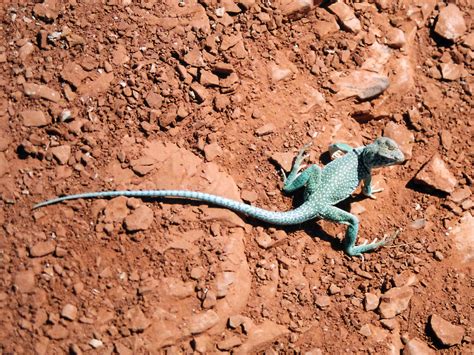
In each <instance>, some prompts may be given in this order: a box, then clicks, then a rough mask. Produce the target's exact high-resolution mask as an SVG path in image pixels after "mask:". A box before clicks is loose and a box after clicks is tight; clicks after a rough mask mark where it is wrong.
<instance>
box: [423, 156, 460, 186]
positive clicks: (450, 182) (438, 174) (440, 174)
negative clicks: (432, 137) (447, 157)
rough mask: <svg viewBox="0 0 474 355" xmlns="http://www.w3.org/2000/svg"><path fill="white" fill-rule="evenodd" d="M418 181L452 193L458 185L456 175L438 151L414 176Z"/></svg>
mask: <svg viewBox="0 0 474 355" xmlns="http://www.w3.org/2000/svg"><path fill="white" fill-rule="evenodd" d="M414 181H415V182H416V183H419V184H422V185H425V186H428V187H431V188H433V189H436V190H440V191H443V192H446V193H451V192H453V191H454V188H455V187H456V184H457V180H456V177H455V176H454V175H453V174H452V173H451V171H449V169H448V167H447V166H446V164H445V162H444V161H443V159H441V157H440V156H439V154H438V153H436V154H435V155H434V156H433V157H432V158H431V159H430V160H429V161H428V162H427V163H426V164H425V165H424V166H423V167H422V168H421V170H420V171H419V172H418V173H417V174H416V176H415V177H414Z"/></svg>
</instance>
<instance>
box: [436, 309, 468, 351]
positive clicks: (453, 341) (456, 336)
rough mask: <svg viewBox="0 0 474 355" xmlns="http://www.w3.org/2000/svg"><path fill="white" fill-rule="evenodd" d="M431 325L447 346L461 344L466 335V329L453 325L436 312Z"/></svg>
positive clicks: (439, 338)
mask: <svg viewBox="0 0 474 355" xmlns="http://www.w3.org/2000/svg"><path fill="white" fill-rule="evenodd" d="M430 326H431V329H432V330H433V332H434V334H435V335H436V337H437V338H438V340H439V341H441V343H442V344H443V345H445V346H453V345H457V344H460V343H461V341H462V339H463V337H464V333H465V330H464V328H463V327H462V326H459V325H453V324H451V323H450V322H448V321H446V320H444V319H443V318H441V317H440V316H438V315H436V314H433V315H431V318H430Z"/></svg>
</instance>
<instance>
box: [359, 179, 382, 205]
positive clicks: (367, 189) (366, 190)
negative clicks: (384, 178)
mask: <svg viewBox="0 0 474 355" xmlns="http://www.w3.org/2000/svg"><path fill="white" fill-rule="evenodd" d="M382 191H383V189H382V188H378V189H377V188H375V189H374V188H373V187H372V176H371V175H369V176H368V177H366V178H365V179H364V187H363V188H362V193H363V194H364V196H367V197H369V198H371V199H373V200H375V199H377V197H376V196H375V195H374V193H377V192H382Z"/></svg>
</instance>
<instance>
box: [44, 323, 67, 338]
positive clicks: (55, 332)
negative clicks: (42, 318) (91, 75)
mask: <svg viewBox="0 0 474 355" xmlns="http://www.w3.org/2000/svg"><path fill="white" fill-rule="evenodd" d="M46 335H47V336H48V338H50V339H53V340H61V339H66V338H67V337H68V335H69V331H68V330H67V329H66V328H65V327H63V326H62V325H59V324H56V325H53V326H52V327H51V328H49V329H48V330H47V331H46Z"/></svg>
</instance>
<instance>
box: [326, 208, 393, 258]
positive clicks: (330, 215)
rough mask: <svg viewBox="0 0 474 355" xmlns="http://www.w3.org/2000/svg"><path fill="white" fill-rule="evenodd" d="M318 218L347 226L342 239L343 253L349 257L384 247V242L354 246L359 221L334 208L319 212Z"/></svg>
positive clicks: (351, 215) (383, 240) (347, 213)
mask: <svg viewBox="0 0 474 355" xmlns="http://www.w3.org/2000/svg"><path fill="white" fill-rule="evenodd" d="M320 216H321V217H322V218H324V219H326V220H329V221H333V222H336V223H342V224H347V225H348V227H347V230H346V235H345V237H344V251H345V252H346V254H348V255H350V256H362V254H363V253H366V252H368V251H372V250H374V249H377V248H379V247H381V246H383V245H385V243H386V240H385V239H382V240H380V241H377V239H375V240H374V241H373V242H371V243H367V242H365V243H363V244H360V245H356V240H357V234H358V233H359V219H358V218H357V217H356V216H354V215H353V214H351V213H349V212H346V211H344V210H341V209H340V208H338V207H335V206H328V207H326V208H324V209H323V210H322V211H321V212H320Z"/></svg>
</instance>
